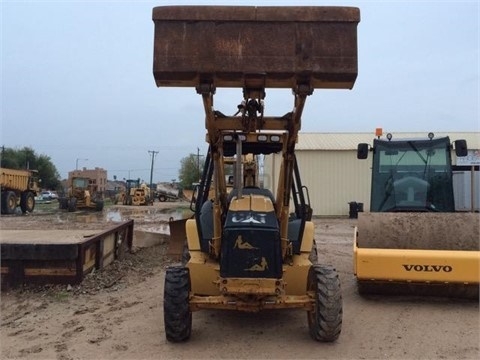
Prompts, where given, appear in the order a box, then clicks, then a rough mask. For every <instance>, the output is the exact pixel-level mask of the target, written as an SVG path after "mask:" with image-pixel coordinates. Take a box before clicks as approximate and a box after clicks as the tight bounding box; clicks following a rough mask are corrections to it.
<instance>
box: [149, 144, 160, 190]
mask: <svg viewBox="0 0 480 360" xmlns="http://www.w3.org/2000/svg"><path fill="white" fill-rule="evenodd" d="M148 152H149V153H150V154H152V166H151V167H150V191H153V189H152V186H153V161H154V159H155V154H158V151H154V150H152V151H150V150H148Z"/></svg>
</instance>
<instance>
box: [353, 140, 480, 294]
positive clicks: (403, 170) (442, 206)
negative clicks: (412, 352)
mask: <svg viewBox="0 0 480 360" xmlns="http://www.w3.org/2000/svg"><path fill="white" fill-rule="evenodd" d="M454 144H455V152H456V156H457V157H460V156H466V155H467V144H466V141H465V140H456V141H455V142H454ZM451 149H452V144H451V142H450V139H449V137H438V138H435V136H434V134H433V133H430V134H428V137H425V138H423V139H395V138H393V136H392V135H391V134H387V139H385V138H380V136H379V138H378V139H374V141H373V147H372V148H370V150H371V152H372V154H373V163H372V190H371V201H370V212H366V213H359V214H358V226H357V227H356V228H355V234H354V273H355V275H356V278H357V284H358V290H359V292H360V293H361V294H369V293H382V294H418V295H437V296H454V297H467V298H471V297H473V298H478V287H479V280H480V252H479V235H480V227H479V219H480V216H479V214H478V213H467V212H455V205H454V193H453V181H452V159H451ZM368 153H369V145H368V144H359V146H358V153H357V157H358V158H359V159H366V158H367V157H368Z"/></svg>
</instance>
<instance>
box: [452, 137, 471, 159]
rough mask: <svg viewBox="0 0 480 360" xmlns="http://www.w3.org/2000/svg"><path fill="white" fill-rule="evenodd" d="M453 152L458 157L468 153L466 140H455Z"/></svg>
mask: <svg viewBox="0 0 480 360" xmlns="http://www.w3.org/2000/svg"><path fill="white" fill-rule="evenodd" d="M455 154H456V155H457V156H458V157H463V156H467V155H468V149H467V141H466V140H455Z"/></svg>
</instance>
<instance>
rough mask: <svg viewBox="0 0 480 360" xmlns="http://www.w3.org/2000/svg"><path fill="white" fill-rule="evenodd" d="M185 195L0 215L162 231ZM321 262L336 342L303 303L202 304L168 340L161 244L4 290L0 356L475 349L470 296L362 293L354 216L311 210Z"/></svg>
mask: <svg viewBox="0 0 480 360" xmlns="http://www.w3.org/2000/svg"><path fill="white" fill-rule="evenodd" d="M178 205H182V206H185V204H181V203H155V204H154V205H153V206H152V207H136V208H135V209H132V207H128V209H125V208H122V207H111V208H106V209H104V211H103V213H102V214H101V215H100V214H93V215H92V214H88V213H87V214H85V213H75V214H65V213H60V212H59V211H57V210H45V211H42V209H41V208H40V206H38V207H37V209H36V211H35V212H34V214H32V215H27V216H21V215H19V216H2V217H0V228H1V229H47V228H50V229H51V228H54V229H78V228H84V227H88V228H89V229H103V228H105V227H106V226H108V224H109V223H111V222H115V221H120V220H124V219H130V218H133V219H134V221H135V225H134V226H135V229H136V230H145V231H154V232H155V231H157V232H163V231H165V229H166V228H167V227H168V226H166V221H167V220H168V218H169V217H170V216H174V217H177V216H181V215H182V213H183V211H182V210H178V209H175V207H176V206H178ZM315 224H316V241H317V246H318V252H319V262H320V263H328V264H332V265H334V266H335V267H336V268H337V271H338V272H339V274H340V278H341V283H342V291H343V309H344V315H343V327H342V333H341V335H340V338H339V340H338V341H337V342H335V343H318V342H315V341H313V340H312V339H311V338H310V337H309V335H308V326H307V318H306V317H307V316H306V314H305V313H304V312H303V311H301V310H287V311H285V310H284V311H266V312H261V313H258V314H249V313H240V312H228V311H200V312H196V313H194V314H193V331H192V337H191V339H190V341H188V342H186V343H180V344H171V343H168V342H167V341H166V339H165V333H164V329H163V302H162V294H163V282H164V274H165V272H164V269H165V267H166V266H167V265H168V264H169V260H168V259H167V258H166V257H165V247H164V245H158V246H153V247H146V248H137V247H136V248H135V249H134V251H133V253H132V254H128V256H127V257H126V259H124V260H123V261H121V262H119V261H116V262H114V263H113V264H112V265H110V266H109V267H108V268H106V269H103V270H100V271H97V272H94V273H93V274H91V275H88V276H87V277H86V279H85V280H84V281H83V283H82V284H80V285H78V286H76V285H75V286H66V285H62V286H60V285H57V286H53V285H50V286H36V287H35V286H25V287H22V288H20V289H14V290H12V289H10V290H6V291H3V292H2V294H1V308H0V309H1V332H0V334H1V337H0V340H1V342H0V346H1V352H0V358H2V359H59V360H60V359H61V360H67V359H478V358H480V348H479V343H480V325H479V324H480V323H479V320H480V319H479V306H478V302H477V301H469V300H454V299H445V298H432V297H429V298H425V297H413V296H389V297H388V296H369V297H361V296H359V295H358V293H357V290H356V284H355V279H354V276H353V274H352V238H353V228H354V226H355V224H356V220H354V219H347V218H342V219H339V218H334V219H324V218H322V219H315Z"/></svg>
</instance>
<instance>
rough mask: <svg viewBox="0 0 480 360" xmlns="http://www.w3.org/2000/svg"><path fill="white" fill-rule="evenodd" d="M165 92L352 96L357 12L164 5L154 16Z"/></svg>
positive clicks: (158, 74)
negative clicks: (207, 88)
mask: <svg viewBox="0 0 480 360" xmlns="http://www.w3.org/2000/svg"><path fill="white" fill-rule="evenodd" d="M153 21H154V23H155V43H154V62H153V73H154V77H155V81H156V84H157V86H175V87H177V86H187V87H195V86H197V85H199V84H200V83H203V82H206V83H210V84H213V85H214V86H216V87H240V88H241V87H244V86H248V87H259V88H294V87H296V86H297V84H307V85H309V86H311V87H312V88H345V89H351V88H352V87H353V85H354V83H355V79H356V77H357V24H358V22H359V21H360V11H359V9H358V8H354V7H317V6H316V7H312V6H306V7H268V6H267V7H255V6H162V7H156V8H154V9H153Z"/></svg>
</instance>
